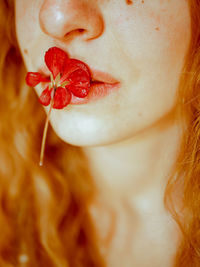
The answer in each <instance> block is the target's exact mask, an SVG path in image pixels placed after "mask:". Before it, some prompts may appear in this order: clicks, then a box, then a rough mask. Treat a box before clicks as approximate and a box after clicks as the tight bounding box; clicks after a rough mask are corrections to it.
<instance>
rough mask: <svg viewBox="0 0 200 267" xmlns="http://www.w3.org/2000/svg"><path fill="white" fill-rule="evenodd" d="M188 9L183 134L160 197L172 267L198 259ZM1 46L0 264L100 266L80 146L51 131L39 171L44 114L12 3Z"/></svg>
mask: <svg viewBox="0 0 200 267" xmlns="http://www.w3.org/2000/svg"><path fill="white" fill-rule="evenodd" d="M189 7H190V10H191V41H190V45H189V48H188V51H187V54H186V56H185V64H184V66H183V70H182V72H181V76H180V84H179V88H178V94H177V106H178V109H177V114H178V116H179V117H180V118H181V119H182V120H183V135H182V140H181V146H180V149H179V153H178V156H177V160H176V162H175V163H174V166H173V170H172V172H171V175H170V177H169V181H168V184H167V187H166V190H165V196H164V203H165V206H166V208H167V209H168V210H169V212H170V213H171V215H172V216H173V218H174V219H175V220H176V222H177V223H178V225H179V227H180V229H181V231H182V234H183V235H182V239H181V242H180V245H179V247H178V249H177V254H176V257H175V261H174V267H186V266H187V267H188V266H190V267H197V266H199V262H200V212H199V209H200V164H199V163H200V152H199V151H200V100H199V99H200V97H199V98H198V96H200V1H199V0H190V1H189ZM0 43H1V53H0V118H1V123H0V143H1V149H0V228H1V229H2V232H1V238H0V266H5V267H11V266H19V267H20V266H23V267H24V266H48V267H51V266H57V267H58V266H59V267H60V266H62V267H65V266H75V267H83V266H88V267H89V266H95V267H103V266H105V262H104V260H103V258H102V256H101V254H100V252H99V248H98V235H97V234H96V232H95V227H94V225H93V223H92V219H91V218H90V215H89V205H90V203H91V201H92V199H93V197H94V196H95V193H96V191H95V186H94V184H93V180H92V177H91V174H90V172H89V164H88V161H87V159H86V158H85V156H84V154H83V152H82V150H81V148H80V147H76V146H71V145H69V144H67V143H65V142H63V141H61V140H60V139H59V138H58V137H57V136H56V134H55V133H54V131H53V130H52V128H51V127H50V128H49V131H48V137H47V143H46V153H45V168H44V167H43V168H41V167H40V166H39V165H38V161H39V158H38V157H39V150H40V142H41V137H42V129H43V124H44V119H45V112H44V109H43V108H42V107H41V106H40V105H39V104H38V100H37V96H36V94H35V93H34V91H33V90H31V89H30V88H29V87H27V86H26V84H25V82H24V78H25V73H26V70H25V66H24V63H23V60H22V57H21V55H20V51H19V48H18V45H17V40H16V35H15V21H14V6H13V2H12V1H6V0H3V1H0ZM177 196H179V199H181V202H177V201H175V199H176V198H177ZM26 255H27V256H28V259H27V258H26Z"/></svg>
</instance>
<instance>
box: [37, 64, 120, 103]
mask: <svg viewBox="0 0 200 267" xmlns="http://www.w3.org/2000/svg"><path fill="white" fill-rule="evenodd" d="M38 72H40V73H42V74H44V75H45V76H49V75H48V73H49V72H48V69H47V68H45V67H41V68H40V69H39V70H38ZM90 73H91V87H90V91H89V94H88V95H87V96H86V97H84V98H79V97H76V96H74V95H73V94H72V98H71V101H70V104H71V105H80V104H86V103H88V102H91V101H96V100H97V99H99V98H102V97H105V96H107V95H108V94H110V93H111V92H113V91H116V90H118V89H119V88H120V82H119V81H118V80H117V79H115V78H113V77H112V76H111V75H110V74H108V73H106V72H103V71H100V70H96V69H92V68H90Z"/></svg>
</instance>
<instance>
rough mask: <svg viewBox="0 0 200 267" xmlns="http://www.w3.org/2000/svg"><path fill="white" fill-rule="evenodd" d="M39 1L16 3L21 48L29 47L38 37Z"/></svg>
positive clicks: (18, 36)
mask: <svg viewBox="0 0 200 267" xmlns="http://www.w3.org/2000/svg"><path fill="white" fill-rule="evenodd" d="M37 14H38V1H35V2H33V1H16V7H15V19H16V34H17V40H18V43H19V46H20V48H21V49H22V48H24V47H28V46H29V45H30V44H31V43H32V42H33V40H34V39H36V36H37V25H38V21H37Z"/></svg>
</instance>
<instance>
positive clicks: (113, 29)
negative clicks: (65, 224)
mask: <svg viewBox="0 0 200 267" xmlns="http://www.w3.org/2000/svg"><path fill="white" fill-rule="evenodd" d="M126 2H127V1H125V0H28V1H27V0H15V6H16V32H17V38H18V43H19V46H20V49H21V53H22V56H23V58H24V62H25V65H26V67H27V70H28V71H38V70H39V69H41V68H44V67H45V64H44V60H43V59H44V53H45V51H46V50H48V48H50V47H52V46H57V47H60V48H62V49H63V50H65V51H66V52H67V53H68V55H69V56H70V57H71V58H76V59H79V60H82V61H83V62H85V63H86V64H87V65H88V66H89V67H90V68H91V69H95V70H99V71H103V72H106V73H108V74H109V75H111V76H112V77H113V78H114V79H115V80H117V81H119V82H120V89H119V90H116V91H114V92H112V93H110V94H109V95H107V96H105V97H103V98H100V99H98V100H96V101H92V102H89V103H86V104H81V105H71V104H70V105H68V106H67V107H66V108H64V109H62V110H56V109H53V112H52V114H51V124H52V127H53V128H54V130H55V132H56V133H57V134H58V136H59V137H60V138H62V139H63V140H64V141H66V142H68V143H70V144H73V145H77V146H96V145H106V144H111V143H115V142H120V141H123V140H125V139H129V138H132V137H134V136H135V135H136V134H137V133H138V132H140V131H143V130H147V129H148V128H149V127H151V126H152V125H153V124H154V125H155V123H156V122H158V121H159V120H160V119H162V118H163V119H164V117H166V115H167V114H168V113H169V112H170V111H172V109H173V108H174V104H175V97H176V93H177V86H178V81H179V77H180V72H181V69H182V66H183V63H184V56H185V54H186V52H187V48H188V45H189V41H190V14H189V6H188V1H187V0H178V1H174V0H153V1H152V0H143V1H142V0H135V1H133V4H129V5H128V4H127V3H126ZM79 29H83V30H82V31H79ZM42 89H44V88H42V87H41V86H40V85H38V86H37V87H36V92H37V94H40V93H41V92H42ZM38 105H40V104H38ZM47 109H48V108H47Z"/></svg>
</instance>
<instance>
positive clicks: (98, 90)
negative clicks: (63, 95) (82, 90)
mask: <svg viewBox="0 0 200 267" xmlns="http://www.w3.org/2000/svg"><path fill="white" fill-rule="evenodd" d="M119 88H120V83H118V82H117V83H113V84H109V83H92V85H91V87H90V92H89V94H88V95H87V96H86V97H84V98H80V97H76V96H74V95H73V94H72V99H71V102H70V104H71V105H81V104H86V103H89V102H94V101H96V100H98V99H100V98H102V97H105V96H107V95H109V94H110V93H112V92H113V91H117V90H118V89H119Z"/></svg>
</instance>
